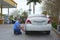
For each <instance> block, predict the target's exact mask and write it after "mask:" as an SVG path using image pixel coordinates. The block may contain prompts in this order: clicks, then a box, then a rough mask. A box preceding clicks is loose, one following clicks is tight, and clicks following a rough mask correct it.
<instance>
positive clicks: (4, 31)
mask: <svg viewBox="0 0 60 40" xmlns="http://www.w3.org/2000/svg"><path fill="white" fill-rule="evenodd" d="M0 40H60V36H59V35H58V34H56V33H55V32H54V31H53V30H52V31H51V34H50V35H45V34H39V35H26V34H25V32H22V35H14V34H13V24H2V25H0Z"/></svg>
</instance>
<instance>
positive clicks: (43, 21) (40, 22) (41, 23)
mask: <svg viewBox="0 0 60 40" xmlns="http://www.w3.org/2000/svg"><path fill="white" fill-rule="evenodd" d="M25 29H26V34H28V33H29V32H46V33H47V34H50V31H51V30H52V25H51V20H50V19H49V18H48V17H46V16H45V15H43V14H33V15H29V16H28V18H27V20H26V22H25Z"/></svg>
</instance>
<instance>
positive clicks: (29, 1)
mask: <svg viewBox="0 0 60 40" xmlns="http://www.w3.org/2000/svg"><path fill="white" fill-rule="evenodd" d="M31 2H33V13H35V5H36V2H38V3H41V0H28V2H27V5H28V4H30V3H31Z"/></svg>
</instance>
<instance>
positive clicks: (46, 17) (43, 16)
mask: <svg viewBox="0 0 60 40" xmlns="http://www.w3.org/2000/svg"><path fill="white" fill-rule="evenodd" d="M31 17H45V18H47V16H29V17H28V18H31Z"/></svg>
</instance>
